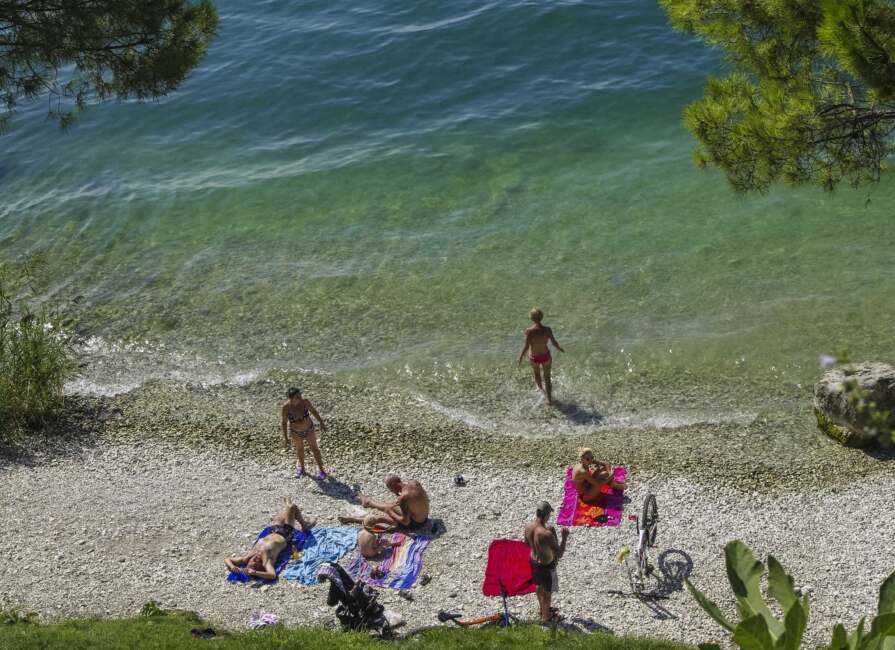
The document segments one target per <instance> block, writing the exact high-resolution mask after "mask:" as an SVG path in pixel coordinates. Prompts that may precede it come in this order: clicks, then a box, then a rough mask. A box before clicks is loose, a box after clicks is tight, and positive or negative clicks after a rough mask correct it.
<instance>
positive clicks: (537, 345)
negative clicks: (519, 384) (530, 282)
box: [519, 307, 565, 404]
mask: <svg viewBox="0 0 895 650" xmlns="http://www.w3.org/2000/svg"><path fill="white" fill-rule="evenodd" d="M528 316H529V318H531V320H532V323H534V324H533V325H532V326H531V327H529V328H528V329H527V330H525V343H524V345H523V346H522V352H520V353H519V363H522V358H523V357H524V356H525V353H526V352H528V361H529V363H530V364H531V370H532V372H533V373H534V376H535V384H537V386H538V390H539V391H541V392H542V393H544V394H545V395H546V397H547V403H548V404H553V384H552V382H551V381H550V367H551V366H552V364H553V358H552V357H551V356H550V348H549V347H547V344H548V343H552V344H553V347H555V348H556V349H557V350H559V351H560V352H565V350H563V349H562V346H561V345H560V344H559V343H557V342H556V339H555V338H554V337H553V330H552V329H550V328H549V327H547V326H546V325H544V324H542V323H541V321H542V320H544V312H542V311H541V310H540V309H538V308H537V307H535V308H534V309H532V310H531V311H530V312H529V314H528ZM542 373H543V375H544V378H543V382H542V381H541V374H542ZM545 389H546V390H545Z"/></svg>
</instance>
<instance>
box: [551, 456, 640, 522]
mask: <svg viewBox="0 0 895 650" xmlns="http://www.w3.org/2000/svg"><path fill="white" fill-rule="evenodd" d="M625 475H626V470H625V468H624V467H616V468H615V471H614V472H613V477H614V478H615V480H616V481H619V482H620V483H623V482H624V480H625ZM564 490H565V494H564V495H563V500H562V506H561V507H560V509H559V512H558V513H557V515H556V523H557V524H559V525H560V526H618V525H619V524H620V523H621V521H622V509H623V507H624V506H623V504H624V501H623V498H624V497H623V492H622V490H615V489H613V488H611V487H609V486H608V485H604V486H603V487H602V489H601V494H600V496H599V497H597V500H596V501H595V502H593V503H591V502H585V501H582V500H581V498H580V497H579V496H578V490H576V489H575V484H574V483H573V482H572V468H571V467H570V468H569V469H568V471H566V482H565V485H564ZM598 517H599V518H600V520H598V519H597V518H598Z"/></svg>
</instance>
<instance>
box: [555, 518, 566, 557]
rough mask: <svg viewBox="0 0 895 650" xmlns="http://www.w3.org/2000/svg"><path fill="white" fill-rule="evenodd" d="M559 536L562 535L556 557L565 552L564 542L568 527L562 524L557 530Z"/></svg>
mask: <svg viewBox="0 0 895 650" xmlns="http://www.w3.org/2000/svg"><path fill="white" fill-rule="evenodd" d="M559 536H560V537H562V541H561V542H560V543H559V549H558V550H557V553H556V558H557V559H559V558H561V557H562V556H563V554H564V553H565V552H566V542H567V541H568V539H569V529H568V528H566V527H565V526H563V527H562V528H561V529H560V531H559Z"/></svg>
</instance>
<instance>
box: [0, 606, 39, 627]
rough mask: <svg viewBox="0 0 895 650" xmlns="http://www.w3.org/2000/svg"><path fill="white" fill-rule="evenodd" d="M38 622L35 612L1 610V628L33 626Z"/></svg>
mask: <svg viewBox="0 0 895 650" xmlns="http://www.w3.org/2000/svg"><path fill="white" fill-rule="evenodd" d="M36 622H37V615H36V614H34V612H21V611H19V610H17V609H8V610H5V609H0V627H2V626H4V625H33V624H34V623H36Z"/></svg>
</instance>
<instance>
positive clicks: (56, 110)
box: [0, 0, 218, 131]
mask: <svg viewBox="0 0 895 650" xmlns="http://www.w3.org/2000/svg"><path fill="white" fill-rule="evenodd" d="M217 23H218V17H217V13H216V12H215V9H214V6H213V5H212V3H211V0H195V1H194V0H110V1H108V2H57V1H55V0H30V1H29V2H22V1H21V0H0V131H2V130H3V129H4V128H6V127H8V125H9V119H10V117H11V115H12V113H13V112H14V110H15V108H16V105H17V103H18V102H19V101H21V100H34V99H36V98H37V97H40V96H46V95H49V96H50V97H51V98H52V99H53V100H54V101H52V103H51V107H50V116H51V117H54V118H56V119H58V120H59V121H60V123H61V124H62V126H63V127H65V126H68V125H70V124H71V123H72V122H73V121H74V119H75V116H76V114H77V113H78V112H80V111H81V110H83V109H84V108H85V107H86V105H87V104H88V103H89V102H91V101H100V100H105V99H108V98H111V97H116V98H118V99H131V98H133V99H138V100H145V99H152V98H157V97H160V96H163V95H166V94H167V93H169V92H171V91H172V90H174V89H175V88H177V86H178V85H180V83H181V82H182V81H183V80H184V78H185V77H186V75H187V74H188V73H189V71H190V70H192V69H193V68H194V67H195V66H196V64H197V63H198V62H199V60H200V59H201V58H202V56H203V55H204V54H205V51H206V49H207V48H208V45H209V43H210V42H211V39H212V38H213V36H214V34H215V30H216V29H217Z"/></svg>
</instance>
